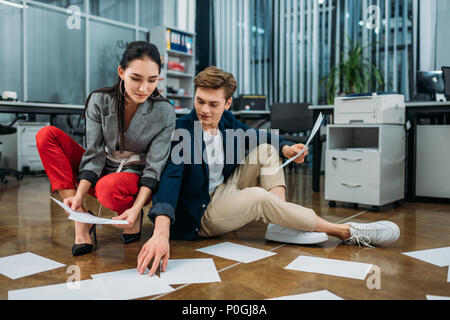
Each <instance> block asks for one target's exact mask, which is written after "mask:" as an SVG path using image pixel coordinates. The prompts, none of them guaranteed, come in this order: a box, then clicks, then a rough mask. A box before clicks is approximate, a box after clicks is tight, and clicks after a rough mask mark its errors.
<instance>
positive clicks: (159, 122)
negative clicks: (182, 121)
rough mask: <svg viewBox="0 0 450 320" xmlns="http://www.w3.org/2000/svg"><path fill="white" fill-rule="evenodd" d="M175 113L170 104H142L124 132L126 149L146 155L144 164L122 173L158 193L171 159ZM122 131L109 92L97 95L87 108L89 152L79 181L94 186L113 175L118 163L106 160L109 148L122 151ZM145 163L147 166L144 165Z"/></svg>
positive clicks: (131, 167)
mask: <svg viewBox="0 0 450 320" xmlns="http://www.w3.org/2000/svg"><path fill="white" fill-rule="evenodd" d="M175 120H176V116H175V110H174V108H173V106H172V105H171V104H170V103H169V102H167V101H156V102H152V101H149V100H147V101H146V102H144V103H142V104H141V105H140V106H139V107H138V109H137V111H136V113H135V115H134V116H133V118H132V120H131V123H130V125H129V128H128V130H127V131H126V132H125V133H124V149H125V150H126V151H131V152H133V153H138V154H143V156H144V157H145V161H144V162H143V163H142V164H141V165H129V166H124V167H123V169H122V172H132V173H136V174H138V175H140V176H141V179H140V183H139V186H141V185H144V186H147V187H148V188H150V189H151V190H152V193H155V192H156V190H157V188H158V184H159V180H160V177H161V172H162V170H163V169H164V166H165V164H166V161H167V159H168V158H169V153H170V147H171V136H172V132H173V130H174V129H175ZM118 141H119V128H118V122H117V115H116V110H115V102H114V100H113V99H112V95H111V94H110V93H103V92H95V93H93V94H92V95H91V99H90V100H89V103H88V106H87V109H86V144H87V148H86V152H85V153H84V155H83V157H82V159H81V163H80V173H79V176H78V181H79V180H81V179H85V180H88V181H90V182H91V183H92V187H94V186H95V184H96V183H97V181H98V179H99V178H100V177H101V176H102V175H105V174H109V173H114V172H115V171H116V170H117V168H118V164H117V163H114V162H112V161H110V160H109V159H107V157H106V149H110V150H119V146H118ZM144 163H145V164H144Z"/></svg>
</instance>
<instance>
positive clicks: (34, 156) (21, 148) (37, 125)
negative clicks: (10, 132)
mask: <svg viewBox="0 0 450 320" xmlns="http://www.w3.org/2000/svg"><path fill="white" fill-rule="evenodd" d="M49 125H50V123H46V122H20V123H18V124H17V170H19V171H24V168H27V169H28V170H30V171H43V170H44V166H43V165H42V162H41V158H40V156H39V152H38V150H37V146H36V134H37V132H38V131H39V130H40V129H41V128H43V127H46V126H49Z"/></svg>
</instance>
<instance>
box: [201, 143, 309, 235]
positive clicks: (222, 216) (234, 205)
mask: <svg viewBox="0 0 450 320" xmlns="http://www.w3.org/2000/svg"><path fill="white" fill-rule="evenodd" d="M280 165H281V160H280V157H279V154H278V151H277V150H276V149H275V148H274V147H273V146H272V145H268V144H264V145H260V146H259V147H258V148H256V149H255V150H253V151H252V152H251V153H250V154H249V155H248V156H247V158H246V159H245V163H244V164H241V165H240V166H239V167H238V168H237V169H236V171H235V172H234V173H233V174H232V175H231V176H230V177H229V179H228V180H227V182H226V183H222V184H221V185H220V186H218V187H217V189H216V190H215V191H214V193H213V194H212V196H211V202H210V203H209V205H208V208H207V209H206V211H205V214H204V215H203V217H202V220H201V228H200V230H199V236H201V237H208V236H209V237H212V236H217V235H220V234H224V233H227V232H230V231H234V230H237V229H239V228H241V227H243V226H245V225H246V224H248V223H249V222H252V221H261V220H262V221H263V222H264V223H273V224H276V225H280V226H282V227H286V228H291V229H297V230H303V231H314V230H315V229H316V225H317V216H316V214H315V213H314V211H313V210H312V209H308V208H304V207H302V206H299V205H297V204H294V203H289V202H286V201H283V200H281V199H280V198H279V197H277V196H276V195H274V194H272V193H270V192H269V191H270V190H271V189H273V188H275V187H279V186H283V187H285V188H286V184H285V180H284V172H283V170H279V171H278V172H277V173H275V174H273V173H274V171H275V169H276V168H277V167H278V166H280ZM266 173H271V174H269V175H268V174H266Z"/></svg>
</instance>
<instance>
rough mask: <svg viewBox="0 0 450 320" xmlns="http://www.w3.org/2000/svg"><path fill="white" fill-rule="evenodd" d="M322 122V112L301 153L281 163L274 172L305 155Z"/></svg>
mask: <svg viewBox="0 0 450 320" xmlns="http://www.w3.org/2000/svg"><path fill="white" fill-rule="evenodd" d="M322 121H323V114H322V112H321V113H320V114H319V117H318V118H317V120H316V123H315V124H314V127H313V129H312V131H311V134H310V135H309V138H308V141H307V142H306V144H305V146H304V147H303V149H302V151H301V152H300V153H299V154H297V155H296V156H295V157H292V158H290V159H289V160H287V161H286V162H285V163H283V165H282V166H281V167H279V168H278V169H277V170H276V171H278V170H281V169H283V168H284V167H286V166H287V165H288V164H289V163H291V162H292V161H294V160H295V159H297V158H298V157H300V156H301V155H302V154H303V153H305V151H306V147H308V146H309V144H310V142H311V140H312V139H313V138H314V136H315V135H316V133H317V131H319V129H320V126H321V125H322Z"/></svg>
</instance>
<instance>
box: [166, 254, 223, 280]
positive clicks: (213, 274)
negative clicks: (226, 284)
mask: <svg viewBox="0 0 450 320" xmlns="http://www.w3.org/2000/svg"><path fill="white" fill-rule="evenodd" d="M160 277H161V279H162V280H164V281H167V283H169V284H185V283H209V282H221V281H222V280H221V279H220V276H219V273H218V272H217V269H216V265H215V264H214V261H213V259H211V258H207V259H169V262H168V264H167V268H166V271H165V272H161V273H160Z"/></svg>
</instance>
